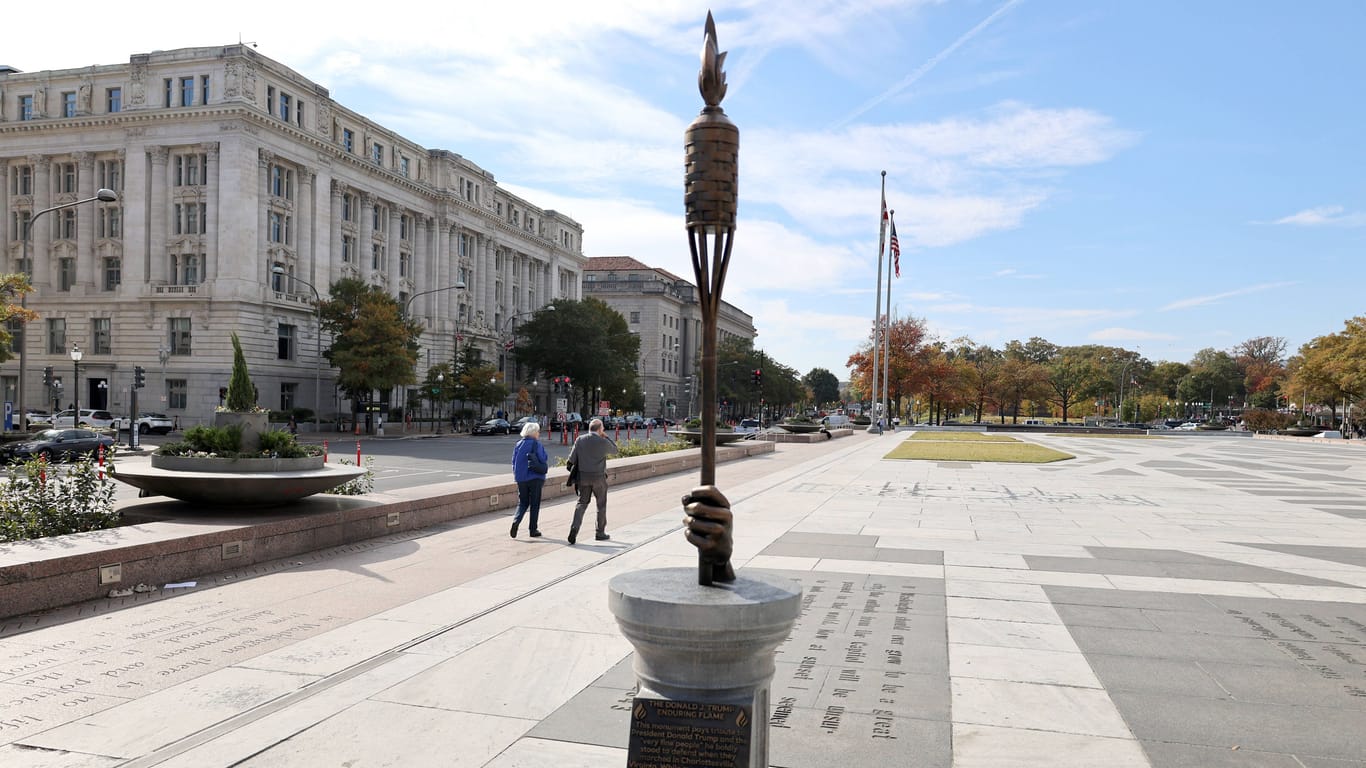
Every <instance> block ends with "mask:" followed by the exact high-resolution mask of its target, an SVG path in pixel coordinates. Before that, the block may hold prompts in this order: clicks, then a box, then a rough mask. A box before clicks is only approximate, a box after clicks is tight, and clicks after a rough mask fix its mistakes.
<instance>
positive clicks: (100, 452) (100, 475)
mask: <svg viewBox="0 0 1366 768" xmlns="http://www.w3.org/2000/svg"><path fill="white" fill-rule="evenodd" d="M98 453H99V457H100V471H99V475H98V476H99V478H100V479H101V480H103V479H104V443H100V448H99V451H98Z"/></svg>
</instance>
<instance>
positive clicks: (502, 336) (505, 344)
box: [498, 304, 555, 405]
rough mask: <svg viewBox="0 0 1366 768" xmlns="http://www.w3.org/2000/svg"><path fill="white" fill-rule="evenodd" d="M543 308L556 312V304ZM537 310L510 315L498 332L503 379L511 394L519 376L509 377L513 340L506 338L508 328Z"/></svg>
mask: <svg viewBox="0 0 1366 768" xmlns="http://www.w3.org/2000/svg"><path fill="white" fill-rule="evenodd" d="M542 309H544V310H545V311H547V312H554V311H555V305H554V304H547V305H545V306H544V307H542ZM537 311H539V310H531V311H529V312H518V313H517V314H515V315H512V316H510V317H509V318H508V319H507V320H506V321H505V322H504V323H503V329H502V331H500V332H499V334H498V344H499V346H500V349H499V355H500V357H501V360H502V370H503V381H504V383H507V384H508V385H509V386H508V393H509V394H511V392H512V385H515V384H516V383H517V381H516V379H517V377H516V376H513V377H512V378H511V379H509V378H508V375H507V367H508V355H507V353H508V348H509V347H510V345H511V344H512V340H511V339H508V338H506V337H507V335H508V329H510V328H511V327H512V324H513V323H514V322H515V321H516V320H517V318H519V317H526V316H527V315H534V314H536V312H537ZM506 404H507V403H506V402H504V405H506Z"/></svg>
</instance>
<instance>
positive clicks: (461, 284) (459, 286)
mask: <svg viewBox="0 0 1366 768" xmlns="http://www.w3.org/2000/svg"><path fill="white" fill-rule="evenodd" d="M464 289H465V281H464V280H456V281H455V284H454V285H444V286H442V287H440V288H432V289H431V290H427V291H418V292H417V293H414V294H413V295H412V296H409V297H408V300H407V301H405V302H403V319H404V320H407V319H408V308H409V307H411V306H412V305H413V300H414V299H416V298H417V297H419V296H429V295H431V294H433V293H440V292H442V291H463V290H464ZM433 326H435V323H433ZM459 345H460V342H459V340H457V341H456V347H457V348H456V349H455V350H454V351H453V352H452V353H451V355H452V357H451V362H452V363H454V362H455V356H456V355H458V354H459V351H460V350H459ZM427 368H428V375H431V373H430V369H431V352H430V350H429V351H428V354H427ZM452 383H454V382H452ZM403 416H404V419H403V421H404V425H403V429H404V430H405V431H406V430H407V429H408V425H407V422H408V419H407V416H408V398H407V396H406V395H405V396H404V398H403ZM436 426H437V430H438V431H437V434H441V432H440V428H441V420H440V419H439V418H438V419H437V425H436Z"/></svg>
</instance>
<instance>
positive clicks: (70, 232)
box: [57, 209, 76, 240]
mask: <svg viewBox="0 0 1366 768" xmlns="http://www.w3.org/2000/svg"><path fill="white" fill-rule="evenodd" d="M57 239H58V240H75V239H76V211H75V210H73V209H67V210H65V211H62V215H61V217H59V218H58V219H57Z"/></svg>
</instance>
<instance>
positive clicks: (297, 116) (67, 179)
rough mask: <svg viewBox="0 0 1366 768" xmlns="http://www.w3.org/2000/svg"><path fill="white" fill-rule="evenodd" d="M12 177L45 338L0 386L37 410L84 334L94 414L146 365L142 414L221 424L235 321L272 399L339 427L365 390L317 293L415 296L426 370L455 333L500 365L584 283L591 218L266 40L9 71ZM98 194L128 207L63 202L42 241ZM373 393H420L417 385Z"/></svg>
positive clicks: (36, 338)
mask: <svg viewBox="0 0 1366 768" xmlns="http://www.w3.org/2000/svg"><path fill="white" fill-rule="evenodd" d="M0 178H3V180H4V183H3V186H0V211H3V212H4V215H5V219H4V222H3V226H2V227H0V253H3V255H4V257H5V265H6V266H5V271H7V272H20V271H25V270H28V271H30V272H31V275H32V281H33V286H34V291H33V293H32V294H30V295H29V296H28V298H27V304H28V307H29V308H30V309H33V310H36V311H37V312H38V313H39V315H40V317H39V318H38V319H37V320H35V321H33V322H31V323H29V324H28V326H27V333H26V334H24V333H19V330H20V328H19V326H17V325H13V324H12V326H11V328H12V332H15V333H16V334H17V335H16V343H17V344H19V345H22V349H23V351H24V353H25V354H24V355H22V359H21V357H20V356H18V355H17V354H16V357H15V359H13V360H10V361H8V362H6V363H4V364H3V366H0V396H2V397H3V399H4V400H5V401H9V402H11V403H13V404H14V408H15V409H16V410H17V409H18V407H19V400H20V397H21V394H20V388H21V387H20V380H21V375H22V379H23V399H24V404H25V405H26V406H27V407H29V408H34V407H51V405H52V399H51V391H50V389H48V388H46V387H44V385H43V370H44V368H45V367H48V366H51V367H52V368H53V370H54V372H55V374H56V377H57V378H58V379H59V380H63V381H64V382H65V383H66V386H65V388H64V390H63V394H62V395H61V404H62V406H63V407H65V406H66V405H68V404H69V401H71V400H72V399H73V397H72V394H73V393H72V385H73V382H72V379H73V377H74V376H75V373H74V371H73V365H72V360H71V357H70V354H69V353H70V349H71V347H72V345H73V344H77V345H79V346H80V348H81V350H82V352H83V359H82V361H81V363H80V369H79V381H75V382H74V386H75V387H77V388H79V396H80V402H81V404H82V406H83V407H91V406H94V407H107V408H110V409H111V410H115V411H119V412H122V411H123V410H126V408H127V407H128V405H129V403H128V390H129V387H130V385H131V383H132V376H133V373H132V372H133V368H134V366H143V367H144V368H145V369H146V370H147V375H146V378H147V385H146V388H145V389H143V390H141V392H140V393H139V398H140V404H139V405H140V409H145V410H156V411H164V412H166V413H168V414H171V415H174V416H177V417H179V420H180V423H181V425H182V426H186V425H188V424H193V423H200V422H204V421H207V420H209V419H210V418H211V414H212V412H213V409H214V407H215V406H217V405H218V404H219V389H220V387H224V386H226V384H227V381H228V377H229V374H230V372H231V363H232V346H231V341H230V335H229V334H230V332H232V331H236V332H237V334H238V336H239V338H240V339H241V341H242V345H243V349H244V351H245V353H246V356H247V363H248V366H249V368H250V370H251V374H252V379H253V381H254V383H255V384H256V386H257V389H258V391H259V395H260V404H261V405H262V406H265V407H268V408H272V409H280V410H283V409H287V408H291V407H296V406H300V407H307V408H316V409H317V410H318V411H319V412H320V413H321V414H323V418H324V419H328V420H330V417H331V416H332V415H333V414H335V413H337V412H342V413H345V412H348V411H349V405H348V403H347V402H345V401H343V400H341V399H340V398H339V397H338V395H337V393H336V390H335V387H334V384H333V382H334V381H335V377H334V375H333V374H334V373H335V371H333V370H332V369H330V368H329V366H328V364H327V362H326V360H320V359H319V357H318V355H317V351H318V349H319V347H320V346H321V347H326V346H327V345H328V340H327V339H325V338H323V339H320V338H319V329H318V325H317V321H316V315H315V312H314V307H313V302H314V290H315V289H316V290H317V291H318V293H319V294H321V295H322V296H323V297H326V296H327V295H328V287H329V286H330V285H331V284H332V283H333V281H335V280H337V279H339V278H343V277H355V278H359V279H361V280H364V281H367V282H369V283H371V284H375V285H380V286H383V287H384V288H385V289H386V290H387V291H388V292H389V293H390V294H391V295H393V296H394V297H396V298H397V299H398V300H399V301H400V302H401V303H402V304H404V305H405V306H406V307H407V308H408V313H409V315H410V316H412V317H414V318H416V319H418V320H420V321H421V322H422V323H423V324H424V325H425V327H426V329H427V330H426V332H425V333H424V334H423V336H422V339H421V343H422V346H423V352H422V357H421V358H420V360H419V364H418V371H419V378H421V376H422V374H423V372H424V371H425V370H426V367H427V365H428V364H429V363H430V364H435V363H438V362H443V361H449V360H451V359H452V357H453V355H454V351H455V345H456V343H457V337H463V339H464V341H463V344H469V343H472V344H474V345H475V346H476V347H477V348H480V349H482V350H483V351H484V357H485V358H486V359H489V360H491V361H494V362H495V364H496V361H497V360H498V359H499V356H498V355H497V354H496V352H497V350H498V345H499V344H500V337H501V336H503V335H504V334H505V333H506V332H507V330H508V326H509V323H508V320H509V319H511V318H512V317H514V316H515V315H517V314H521V313H525V312H529V311H534V310H536V309H538V308H540V307H542V306H544V305H545V304H547V303H549V302H550V301H552V300H554V299H557V298H570V299H577V298H580V281H581V274H582V269H583V265H584V261H585V260H584V257H583V255H582V240H583V229H582V227H581V226H580V225H579V224H578V223H577V222H575V221H574V220H572V219H570V218H568V217H567V216H564V215H562V214H560V213H557V212H556V211H552V210H542V209H540V208H537V207H535V206H534V205H532V204H531V203H530V202H528V201H526V200H522V199H520V198H518V197H516V196H514V195H512V194H509V193H508V192H507V191H506V190H504V189H501V188H499V186H498V185H497V183H496V182H495V180H494V177H493V175H492V174H491V173H489V172H488V171H486V170H484V169H482V168H480V167H479V166H477V165H475V164H474V163H472V162H470V161H469V160H467V159H465V158H464V157H461V156H460V155H458V154H456V153H454V152H450V151H446V150H440V149H427V148H424V147H421V146H418V145H417V144H415V143H413V142H411V141H409V140H407V139H405V138H403V137H402V136H399V135H398V134H396V133H394V132H393V131H391V130H388V129H386V128H384V127H383V126H381V125H378V124H376V123H374V122H372V121H370V120H368V119H366V118H365V117H364V116H362V115H360V114H357V113H355V112H352V111H351V110H349V109H347V108H345V107H343V106H342V105H340V104H338V103H336V102H334V101H333V100H332V99H331V98H330V97H329V96H328V91H327V89H326V88H324V87H323V86H321V85H319V84H317V83H315V82H312V81H310V80H308V79H306V78H304V77H303V76H301V75H299V74H298V73H296V72H294V71H292V70H290V69H289V68H288V67H285V66H283V65H281V64H280V63H278V62H275V61H272V60H271V59H269V58H266V57H264V56H262V55H260V54H259V53H257V52H256V51H254V50H252V49H251V47H250V46H245V47H244V46H242V45H229V46H224V47H216V48H192V49H182V50H175V51H158V52H154V53H151V54H138V55H134V56H132V57H131V59H130V60H129V62H128V63H127V64H118V65H110V66H91V67H81V68H78V69H67V70H52V71H43V72H20V71H17V70H15V69H13V68H10V67H0ZM101 188H110V189H113V190H114V191H115V192H117V193H118V195H119V199H118V201H117V202H114V203H104V202H89V203H82V204H78V205H74V206H71V207H67V208H63V209H61V210H50V211H46V214H47V215H43V216H42V218H40V219H39V220H38V221H37V222H36V226H33V227H32V230H33V233H32V234H33V238H32V241H31V247H32V248H31V251H28V250H27V249H26V248H25V245H26V244H25V237H26V233H27V231H28V229H29V223H30V221H31V219H32V218H33V216H34V215H35V214H37V213H40V212H44V211H45V210H46V209H50V208H52V207H54V206H60V205H63V204H65V203H72V202H76V201H83V200H87V199H89V198H92V197H94V196H95V194H96V191H97V190H98V189H101ZM26 253H27V254H28V256H27V262H26V261H25V254H26ZM291 278H293V279H291ZM459 282H463V284H464V286H465V288H464V289H451V286H455V285H457V283H459ZM310 286H311V287H310ZM25 337H27V338H25ZM17 352H18V350H17V349H16V353H17ZM21 368H22V372H21ZM315 388H316V390H317V392H318V395H317V396H316V400H315ZM376 396H377V397H379V398H380V399H387V398H391V397H392V400H393V405H394V406H399V405H401V404H402V403H401V398H402V393H401V392H395V393H376Z"/></svg>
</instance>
